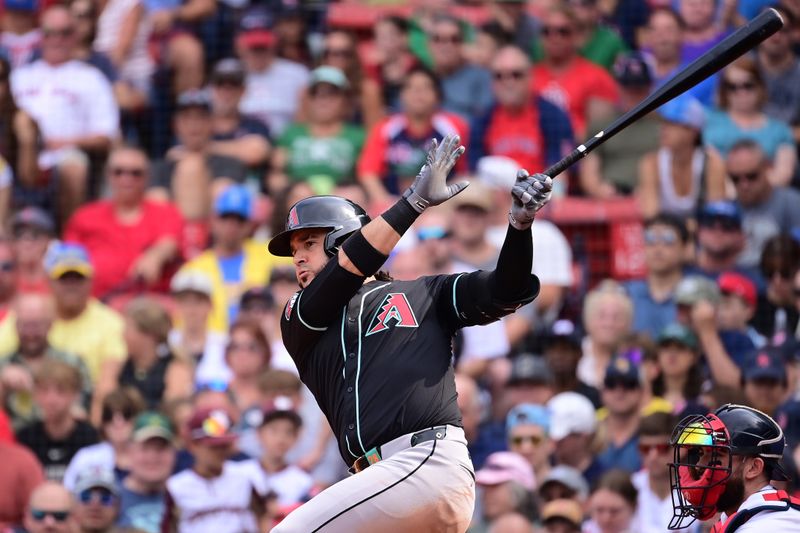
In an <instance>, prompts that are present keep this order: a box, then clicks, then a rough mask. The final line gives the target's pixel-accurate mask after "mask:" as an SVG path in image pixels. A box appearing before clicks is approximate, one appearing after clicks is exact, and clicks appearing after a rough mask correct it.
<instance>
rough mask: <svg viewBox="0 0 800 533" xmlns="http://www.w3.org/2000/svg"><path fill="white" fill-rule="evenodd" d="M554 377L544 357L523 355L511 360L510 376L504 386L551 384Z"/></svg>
mask: <svg viewBox="0 0 800 533" xmlns="http://www.w3.org/2000/svg"><path fill="white" fill-rule="evenodd" d="M554 380H555V376H553V370H552V369H551V368H550V365H549V364H547V361H546V360H545V358H544V357H542V356H540V355H533V354H530V353H523V354H520V355H518V356H516V357H515V358H514V359H512V360H511V376H510V377H509V378H508V383H506V385H509V386H513V385H519V384H522V383H541V384H549V383H553V381H554Z"/></svg>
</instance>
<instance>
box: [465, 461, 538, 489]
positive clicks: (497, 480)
mask: <svg viewBox="0 0 800 533" xmlns="http://www.w3.org/2000/svg"><path fill="white" fill-rule="evenodd" d="M507 481H516V482H517V483H519V484H520V485H522V486H523V487H525V488H526V489H528V490H534V489H535V488H536V477H535V475H534V473H533V467H532V466H531V464H530V463H529V462H528V461H526V460H525V458H524V457H522V456H521V455H519V454H516V453H514V452H495V453H493V454H491V455H490V456H489V457H487V458H486V462H485V463H483V468H481V469H480V470H478V471H477V472H475V483H477V484H478V485H489V486H492V485H500V484H501V483H505V482H507Z"/></svg>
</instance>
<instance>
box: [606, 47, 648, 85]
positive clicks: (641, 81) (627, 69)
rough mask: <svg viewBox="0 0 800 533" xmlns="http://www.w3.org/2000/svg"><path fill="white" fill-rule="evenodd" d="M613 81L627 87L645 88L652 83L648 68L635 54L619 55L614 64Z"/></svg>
mask: <svg viewBox="0 0 800 533" xmlns="http://www.w3.org/2000/svg"><path fill="white" fill-rule="evenodd" d="M613 73H614V79H616V80H617V83H619V84H620V85H624V86H627V87H647V86H649V85H650V84H651V83H653V76H652V75H651V74H650V67H649V66H648V64H647V62H646V61H645V60H644V58H643V57H642V56H641V54H638V53H636V52H631V53H629V54H624V55H621V56H620V57H619V58H618V59H617V61H616V62H615V63H614V68H613Z"/></svg>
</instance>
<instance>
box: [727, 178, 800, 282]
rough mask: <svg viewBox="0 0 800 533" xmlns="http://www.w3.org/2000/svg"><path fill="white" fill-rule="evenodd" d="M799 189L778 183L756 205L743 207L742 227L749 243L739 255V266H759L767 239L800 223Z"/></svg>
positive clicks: (788, 230) (786, 231) (798, 225)
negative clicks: (769, 194) (769, 193)
mask: <svg viewBox="0 0 800 533" xmlns="http://www.w3.org/2000/svg"><path fill="white" fill-rule="evenodd" d="M798 206H800V192H797V191H796V190H794V189H790V188H788V187H776V188H775V189H774V190H773V191H772V195H771V196H770V197H769V199H768V200H767V201H766V202H764V203H762V204H760V205H757V206H752V207H744V206H742V212H743V213H744V218H743V221H742V229H743V230H744V235H745V238H746V239H747V243H746V244H745V249H744V251H743V252H742V254H741V256H740V257H739V266H743V267H748V268H754V267H758V264H759V261H760V259H761V251H762V250H763V249H764V245H765V244H766V242H767V241H768V240H769V239H770V238H772V237H774V236H775V235H778V234H779V233H788V232H790V231H791V230H792V228H798V227H800V209H798Z"/></svg>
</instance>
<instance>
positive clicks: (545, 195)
mask: <svg viewBox="0 0 800 533" xmlns="http://www.w3.org/2000/svg"><path fill="white" fill-rule="evenodd" d="M552 193H553V178H551V177H550V176H548V175H547V174H534V175H533V176H531V175H530V174H528V171H527V170H525V169H520V170H519V171H517V182H516V183H514V186H513V187H512V188H511V198H512V200H513V201H512V203H511V211H510V212H509V213H508V222H509V223H510V224H511V225H512V226H514V227H515V228H516V229H519V230H524V229H528V228H530V227H531V224H532V223H533V217H534V216H535V215H536V212H537V211H539V209H541V208H543V207H544V206H545V205H547V202H549V201H550V197H551V196H552Z"/></svg>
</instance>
